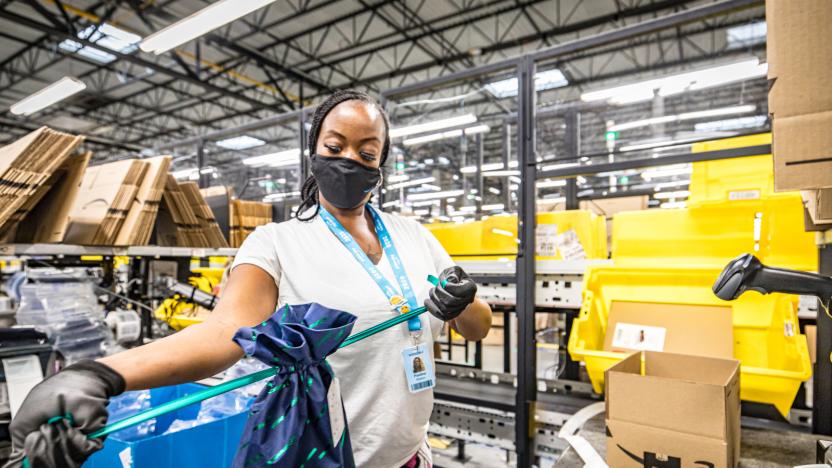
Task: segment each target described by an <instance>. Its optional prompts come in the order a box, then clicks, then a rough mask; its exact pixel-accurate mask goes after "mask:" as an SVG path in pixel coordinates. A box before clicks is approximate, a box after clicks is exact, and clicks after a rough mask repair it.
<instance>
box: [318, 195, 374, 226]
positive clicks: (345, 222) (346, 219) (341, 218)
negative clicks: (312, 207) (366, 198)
mask: <svg viewBox="0 0 832 468" xmlns="http://www.w3.org/2000/svg"><path fill="white" fill-rule="evenodd" d="M320 200H321V205H322V206H323V207H324V208H326V211H328V212H329V214H331V215H332V216H335V219H337V220H338V222H340V223H341V225H342V226H344V227H345V228H347V230H349V228H350V227H353V226H356V225H357V223H361V222H366V220H367V218H366V213H367V210H366V209H365V208H364V203H362V204H360V205H358V206H356V207H355V208H349V209H343V208H338V207H336V206H334V205H333V204H332V203H330V202H329V201H328V200H327V199H326V198H324V196H323V194H320Z"/></svg>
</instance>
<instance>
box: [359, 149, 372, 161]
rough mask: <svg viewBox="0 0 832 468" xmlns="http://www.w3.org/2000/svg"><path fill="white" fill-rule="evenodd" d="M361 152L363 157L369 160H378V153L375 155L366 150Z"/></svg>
mask: <svg viewBox="0 0 832 468" xmlns="http://www.w3.org/2000/svg"><path fill="white" fill-rule="evenodd" d="M359 154H360V155H361V157H362V158H364V159H366V160H367V161H375V160H376V155H374V154H373V153H365V152H364V151H362V152H360V153H359Z"/></svg>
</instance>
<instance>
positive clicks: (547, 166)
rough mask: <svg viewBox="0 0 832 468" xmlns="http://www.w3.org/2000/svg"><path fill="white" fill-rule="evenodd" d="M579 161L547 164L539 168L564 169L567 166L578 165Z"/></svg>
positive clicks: (544, 169) (543, 169) (549, 169)
mask: <svg viewBox="0 0 832 468" xmlns="http://www.w3.org/2000/svg"><path fill="white" fill-rule="evenodd" d="M580 165H581V163H576V162H574V163H561V164H549V165H546V166H543V167H541V168H540V170H542V171H554V170H557V169H566V168H567V167H575V166H580Z"/></svg>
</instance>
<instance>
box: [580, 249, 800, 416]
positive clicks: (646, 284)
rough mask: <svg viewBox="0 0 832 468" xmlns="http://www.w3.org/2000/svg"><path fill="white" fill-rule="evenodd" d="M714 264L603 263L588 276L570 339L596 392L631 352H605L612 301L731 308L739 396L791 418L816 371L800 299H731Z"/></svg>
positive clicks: (748, 295)
mask: <svg viewBox="0 0 832 468" xmlns="http://www.w3.org/2000/svg"><path fill="white" fill-rule="evenodd" d="M719 272H720V270H719V269H715V268H691V267H684V268H670V267H666V268H658V267H642V266H615V265H597V266H591V267H589V268H588V269H587V272H586V275H585V276H584V291H583V304H582V306H581V311H580V314H579V316H578V318H576V319H575V321H574V323H573V325H572V333H571V334H570V336H569V346H568V349H569V353H570V355H571V356H572V358H573V359H575V360H580V361H583V362H584V363H585V364H586V369H587V373H588V374H589V378H590V380H591V381H592V386H593V388H594V389H595V391H596V392H599V393H601V392H603V390H604V371H605V370H607V369H608V368H609V367H610V366H612V365H613V364H615V363H617V362H619V361H620V360H621V359H623V358H624V357H625V356H626V355H627V354H625V353H617V352H609V351H604V350H603V345H604V337H605V334H606V331H607V330H606V329H607V321H608V318H609V310H610V306H611V304H612V302H613V301H635V302H652V303H664V304H693V305H719V306H730V307H731V308H732V313H733V323H734V357H735V358H736V359H738V360H739V361H740V362H741V364H742V366H741V378H740V387H741V391H740V396H741V398H742V399H743V400H745V401H753V402H758V403H767V404H771V405H774V406H775V407H776V408H777V410H778V411H779V412H780V413H781V414H782V415H783V416H784V417H786V416H787V415H788V412H789V408H790V407H791V404H792V401H793V400H794V397H795V395H796V394H797V391H798V389H799V387H800V385H801V383H802V382H804V381H806V380H807V379H809V377H811V375H812V367H811V363H810V361H809V350H808V347H807V344H806V337H805V336H804V335H801V334H800V332H799V328H798V322H797V300H798V299H797V296H790V295H783V294H770V295H765V296H764V295H761V294H757V293H753V292H751V293H746V294H744V295H742V296H741V297H740V298H739V299H738V300H736V301H731V302H725V301H721V300H720V299H718V298H717V297H716V296H714V294H713V292H712V291H711V285H712V284H713V281H714V279H715V278H716V277H717V276H718V274H719Z"/></svg>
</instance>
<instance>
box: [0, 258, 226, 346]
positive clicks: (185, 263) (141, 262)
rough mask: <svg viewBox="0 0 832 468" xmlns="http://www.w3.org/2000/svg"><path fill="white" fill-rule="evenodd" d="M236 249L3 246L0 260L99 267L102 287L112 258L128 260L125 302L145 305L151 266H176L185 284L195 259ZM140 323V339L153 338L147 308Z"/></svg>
mask: <svg viewBox="0 0 832 468" xmlns="http://www.w3.org/2000/svg"><path fill="white" fill-rule="evenodd" d="M236 253H237V249H235V248H216V249H215V248H191V247H160V246H152V245H150V246H130V247H110V246H84V245H68V244H2V245H0V258H14V259H19V260H22V261H24V262H27V263H32V264H33V265H36V266H44V265H54V266H90V265H100V266H101V269H102V271H103V272H104V278H103V284H105V285H107V286H112V285H114V283H115V278H114V272H113V258H114V257H117V256H125V257H129V259H130V263H129V269H130V271H129V276H130V278H131V279H137V281H132V282H131V283H130V286H129V288H128V291H127V298H128V299H130V300H132V301H136V302H139V303H143V304H147V303H149V302H151V301H152V300H153V299H155V298H154V297H153V294H152V290H153V287H152V284H151V271H152V268H151V264H152V263H153V262H155V261H165V262H172V263H175V264H176V279H177V281H180V282H184V283H187V282H188V278H189V277H190V276H191V261H192V259H194V258H198V259H200V260H201V261H207V259H208V257H231V256H234V255H236ZM139 312H140V315H141V319H142V337H141V339H142V340H144V339H148V338H153V326H152V324H153V322H152V320H153V318H152V316H151V311H150V310H149V309H148V308H145V307H142V308H141V309H140V310H139Z"/></svg>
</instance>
